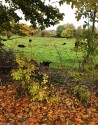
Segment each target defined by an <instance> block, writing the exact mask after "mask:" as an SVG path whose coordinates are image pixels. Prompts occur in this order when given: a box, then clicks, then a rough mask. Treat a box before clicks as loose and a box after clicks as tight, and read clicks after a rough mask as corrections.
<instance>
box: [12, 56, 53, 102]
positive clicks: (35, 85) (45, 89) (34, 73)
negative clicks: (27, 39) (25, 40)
mask: <svg viewBox="0 0 98 125" xmlns="http://www.w3.org/2000/svg"><path fill="white" fill-rule="evenodd" d="M16 62H17V64H18V67H17V69H14V70H13V71H12V76H13V79H14V80H16V81H17V87H18V88H19V87H22V88H23V90H24V91H26V92H27V93H28V94H29V95H30V97H31V100H32V101H36V100H37V101H44V100H45V101H46V102H49V100H50V98H51V97H53V96H52V94H51V91H50V88H51V87H52V86H49V82H48V76H47V75H46V74H44V73H43V72H41V71H40V70H39V65H38V64H37V63H36V62H35V61H34V60H31V59H30V58H28V57H24V56H23V55H20V54H18V55H17V56H16ZM52 88H53V87H52ZM50 96H51V97H50Z"/></svg>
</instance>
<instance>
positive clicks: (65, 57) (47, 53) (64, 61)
mask: <svg viewBox="0 0 98 125" xmlns="http://www.w3.org/2000/svg"><path fill="white" fill-rule="evenodd" d="M29 39H32V42H31V43H29ZM74 42H75V39H65V38H50V37H21V38H17V39H13V40H8V41H4V42H3V43H4V44H5V48H9V49H10V48H12V49H14V51H15V52H16V53H20V52H22V53H24V54H25V55H26V56H31V57H33V58H34V59H35V60H37V61H38V62H41V61H51V62H52V64H51V66H55V67H58V66H64V67H68V66H73V67H74V66H75V67H76V66H78V63H77V59H81V57H82V53H81V52H78V53H77V54H76V52H75V51H74ZM63 43H66V45H62V44H63ZM19 44H23V45H25V46H26V47H25V48H19V47H17V46H18V45H19Z"/></svg>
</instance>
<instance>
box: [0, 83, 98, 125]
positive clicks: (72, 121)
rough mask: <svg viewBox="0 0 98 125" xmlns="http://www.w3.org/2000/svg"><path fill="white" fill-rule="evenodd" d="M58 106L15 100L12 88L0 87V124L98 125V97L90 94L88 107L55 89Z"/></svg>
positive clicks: (61, 90)
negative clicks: (58, 99)
mask: <svg viewBox="0 0 98 125" xmlns="http://www.w3.org/2000/svg"><path fill="white" fill-rule="evenodd" d="M57 92H58V93H59V98H60V99H61V101H60V102H59V103H58V104H53V105H48V104H46V103H44V102H43V103H42V102H32V103H31V102H30V99H29V97H28V96H26V95H25V96H24V97H23V98H21V99H20V98H19V99H16V98H15V96H16V90H15V86H13V85H9V86H7V87H5V86H0V125H98V98H97V97H95V95H94V94H93V95H92V98H91V105H90V106H89V107H86V106H84V105H83V104H81V103H80V102H79V101H78V100H77V99H76V98H75V97H71V96H70V95H69V94H68V93H67V91H66V90H65V89H64V88H61V87H60V88H58V90H57Z"/></svg>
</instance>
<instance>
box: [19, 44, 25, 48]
mask: <svg viewBox="0 0 98 125" xmlns="http://www.w3.org/2000/svg"><path fill="white" fill-rule="evenodd" d="M18 47H20V48H25V47H26V46H25V45H18Z"/></svg>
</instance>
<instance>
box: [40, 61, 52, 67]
mask: <svg viewBox="0 0 98 125" xmlns="http://www.w3.org/2000/svg"><path fill="white" fill-rule="evenodd" d="M50 63H52V62H48V61H47V62H45V61H43V62H42V63H40V66H47V67H49V65H50Z"/></svg>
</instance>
